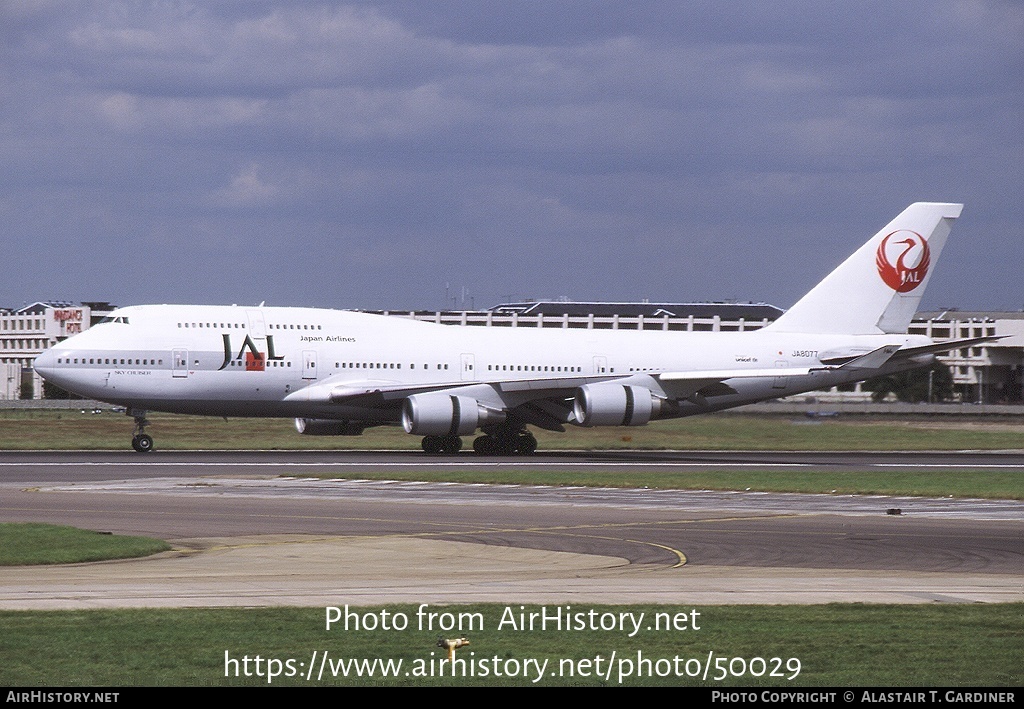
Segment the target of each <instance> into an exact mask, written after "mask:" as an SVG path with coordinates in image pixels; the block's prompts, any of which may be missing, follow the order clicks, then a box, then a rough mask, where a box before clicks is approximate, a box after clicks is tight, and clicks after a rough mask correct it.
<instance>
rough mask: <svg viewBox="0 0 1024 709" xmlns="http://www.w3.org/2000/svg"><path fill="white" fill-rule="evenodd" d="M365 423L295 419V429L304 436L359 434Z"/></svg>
mask: <svg viewBox="0 0 1024 709" xmlns="http://www.w3.org/2000/svg"><path fill="white" fill-rule="evenodd" d="M364 428H366V427H365V426H364V425H363V424H361V423H357V422H354V421H334V420H332V419H295V430H296V431H298V432H299V433H301V434H302V435H304V436H359V435H362V433H363V429H364Z"/></svg>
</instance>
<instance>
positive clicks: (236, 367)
mask: <svg viewBox="0 0 1024 709" xmlns="http://www.w3.org/2000/svg"><path fill="white" fill-rule="evenodd" d="M930 342H931V340H929V339H928V338H925V337H921V336H915V335H905V334H877V335H842V334H801V333H781V332H772V331H771V330H770V329H769V330H758V331H754V332H663V331H632V330H584V329H547V328H528V327H518V328H503V327H465V326H451V325H436V324H432V323H423V322H418V321H414V320H409V319H403V318H399V317H393V316H381V315H369V314H364V313H357V312H347V311H336V310H325V309H313V308H278V307H254V308H247V307H237V306H195V305H147V306H134V307H126V308H121V309H118V310H116V311H115V312H114V313H112V314H111V316H110V318H109V321H108V322H104V323H101V324H99V325H97V326H95V327H93V328H91V329H90V330H87V331H86V332H84V333H82V334H81V335H77V336H75V337H72V338H70V339H68V340H66V341H64V342H62V343H60V344H58V345H56V346H55V347H53V348H52V349H51V350H49V351H48V352H46V353H44V354H43V355H42V356H40V358H39V359H38V360H37V362H36V369H37V370H38V371H39V372H40V374H42V375H43V376H44V377H45V378H46V379H47V380H48V381H51V382H53V383H54V384H56V385H58V386H61V387H63V388H65V389H68V390H69V391H73V392H75V393H77V394H80V395H83V396H87V397H91V398H95V399H99V400H101V401H106V402H110V403H113V404H119V405H123V406H126V407H129V408H132V409H138V410H147V409H148V410H158V411H171V412H181V413H194V414H209V415H223V416H287V417H309V418H317V419H336V420H358V421H363V422H365V423H367V424H369V425H372V424H375V423H386V422H393V421H397V420H398V417H399V408H400V398H402V396H405V395H407V393H408V392H412V391H431V390H444V391H458V392H460V393H461V392H465V393H468V394H469V395H471V396H473V397H474V398H475V399H477V400H478V401H479V402H480V403H481V404H482V405H486V406H492V407H494V408H496V409H504V410H508V409H511V408H514V407H515V406H518V405H521V404H522V403H525V402H528V401H530V400H531V399H533V398H536V397H537V396H539V395H540V394H541V392H556V394H557V392H558V391H559V390H562V389H565V390H566V391H567V392H568V393H567V396H571V389H572V388H573V387H576V386H580V385H583V384H587V383H593V382H603V381H611V380H614V381H616V382H619V383H623V384H637V385H639V386H643V387H646V388H648V389H650V390H651V391H652V392H654V393H655V394H656V395H658V396H662V397H664V398H666V399H668V400H674V401H677V402H678V403H679V408H678V409H675V408H674V409H672V412H671V415H673V416H683V415H689V414H695V413H702V412H706V411H713V410H718V409H723V408H729V407H731V406H737V405H740V404H743V403H749V402H751V401H758V400H764V399H770V398H776V397H779V396H786V395H790V394H794V393H798V392H801V391H808V390H812V389H820V388H827V387H831V386H834V385H836V384H841V383H846V382H850V381H856V380H859V379H863V378H866V377H869V376H875V375H877V374H879V373H884V372H886V371H895V370H897V369H907V368H909V367H908V365H907V363H906V362H904V363H902V364H901V365H899V366H897V365H892V366H890V367H889V368H885V367H883V368H881V369H878V370H873V371H870V372H865V371H864V370H858V371H855V372H850V371H842V370H829V369H825V368H822V369H820V370H818V371H811V372H809V373H808V374H807V375H806V376H795V377H794V376H790V377H778V378H775V377H754V378H750V379H744V380H742V381H738V382H736V383H733V384H732V385H731V387H730V389H731V391H729V392H724V393H721V394H720V395H717V396H707V397H694V396H691V394H692V393H693V392H692V391H689V390H685V387H684V388H683V389H678V390H675V389H674V386H675V385H673V384H671V383H669V382H665V381H660V380H659V379H658V377H657V375H658V374H659V373H665V372H698V373H699V372H703V371H721V370H765V369H773V368H778V369H779V370H780V371H782V370H786V369H792V368H794V367H797V368H799V367H807V368H812V369H813V368H815V367H819V366H820V365H821V360H822V358H823V357H825V356H826V355H828V354H829V353H832V354H835V353H850V352H853V353H861V354H863V353H867V352H870V351H872V350H875V349H877V348H879V347H882V346H886V345H900V346H903V347H914V346H920V345H925V344H929V343H930ZM920 364H921V362H915V363H913V364H912V365H910V366H919V365H920ZM331 387H334V390H335V391H341V392H345V391H348V390H351V391H367V392H370V391H374V390H378V389H379V390H384V391H392V392H394V391H397V392H399V393H400V394H401V396H398V397H392V399H389V400H387V401H384V400H382V401H375V402H368V401H365V400H356V399H353V400H351V401H349V400H346V399H345V397H343V396H334V397H333V398H332V397H330V396H327V395H326V394H325V393H324V392H329V391H330V390H331ZM403 388H405V389H406V391H405V393H404V394H402V391H403ZM388 401H390V402H391V403H390V404H388ZM568 422H569V423H572V422H573V421H571V420H569V421H568Z"/></svg>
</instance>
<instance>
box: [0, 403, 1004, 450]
mask: <svg viewBox="0 0 1024 709" xmlns="http://www.w3.org/2000/svg"><path fill="white" fill-rule="evenodd" d="M149 419H150V420H151V421H152V423H153V426H152V427H151V428H150V429H149V430H148V432H149V433H150V434H151V435H153V437H154V438H155V439H156V448H157V450H204V449H205V450H210V449H224V450H245V449H281V450H302V449H338V450H345V449H399V450H400V449H406V450H418V449H419V441H420V439H419V438H418V437H416V436H409V435H407V434H406V433H405V432H404V431H402V429H401V428H400V427H395V426H389V427H381V428H375V429H369V430H367V432H366V433H364V434H363V435H362V436H301V435H299V434H298V433H296V431H295V428H294V426H293V425H292V422H291V420H281V419H230V420H227V421H225V420H224V419H219V418H210V417H200V416H181V415H175V414H159V413H154V414H151V415H150V416H149ZM132 426H133V424H132V421H131V419H130V418H128V417H127V416H125V415H123V414H112V413H110V412H106V411H105V412H104V413H101V414H91V413H85V414H82V413H79V412H78V411H77V410H71V411H68V410H63V411H54V410H32V411H23V410H0V449H3V450H83V449H84V450H126V449H128V448H129V442H130V440H131V432H132ZM536 433H537V438H538V441H539V444H540V445H539V450H541V451H544V450H566V449H593V450H631V449H645V450H658V449H661V450H665V449H684V450H751V449H757V450H821V451H839V450H876V451H892V450H901V451H906V450H1019V449H1021V448H1024V418H1022V419H1017V418H1007V419H997V420H991V419H985V420H984V421H979V420H977V419H975V418H968V417H964V418H957V419H954V420H949V419H946V418H943V419H942V420H941V421H937V420H936V419H934V418H929V417H924V416H921V417H889V416H871V417H853V416H849V417H845V418H839V419H829V420H818V421H808V420H807V419H804V418H801V417H796V416H787V415H752V414H733V413H724V414H710V415H708V416H694V417H691V418H685V419H676V420H671V421H658V422H655V423H652V424H650V425H649V426H644V427H640V428H628V429H627V428H596V429H584V428H578V427H569V430H568V431H567V432H566V433H563V434H559V433H550V432H547V431H537V432H536ZM466 440H467V441H468V438H467V439H466Z"/></svg>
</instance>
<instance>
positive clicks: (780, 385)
mask: <svg viewBox="0 0 1024 709" xmlns="http://www.w3.org/2000/svg"><path fill="white" fill-rule="evenodd" d="M788 366H789V362H788V361H787V360H784V359H779V360H776V361H775V368H776V369H785V368H786V367H788ZM785 388H786V378H785V377H775V379H774V380H773V381H772V389H785Z"/></svg>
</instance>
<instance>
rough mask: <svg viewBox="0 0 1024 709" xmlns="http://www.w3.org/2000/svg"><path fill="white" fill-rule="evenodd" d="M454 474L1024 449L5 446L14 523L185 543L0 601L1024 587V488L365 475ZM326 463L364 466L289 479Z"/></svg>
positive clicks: (554, 598) (10, 588)
mask: <svg viewBox="0 0 1024 709" xmlns="http://www.w3.org/2000/svg"><path fill="white" fill-rule="evenodd" d="M441 466H455V467H460V466H506V467H507V466H516V467H522V466H527V467H536V468H541V469H549V470H557V469H565V468H567V467H568V468H573V467H579V468H582V469H587V470H602V469H605V470H606V469H621V468H623V467H627V466H628V467H633V468H645V467H646V468H651V467H653V468H655V469H659V470H661V469H672V468H676V469H679V468H684V469H693V468H696V467H703V468H705V469H711V470H714V469H726V468H730V467H756V468H759V469H764V468H771V467H776V466H780V467H781V466H785V467H798V468H803V469H807V470H817V469H822V470H844V469H845V470H853V469H857V470H863V469H869V468H871V469H881V470H885V469H905V468H906V467H907V466H913V467H918V468H921V467H923V468H933V469H947V470H948V469H949V468H950V467H958V468H961V469H978V468H989V467H994V468H999V469H1005V470H1008V471H1014V472H1024V456H1021V455H1020V454H1016V453H1007V454H875V453H868V454H863V453H856V454H803V453H799V454H797V453H693V452H657V453H643V452H641V453H630V452H621V453H620V452H616V453H596V454H595V453H559V454H545V455H538V456H533V457H531V458H529V459H497V458H496V459H487V458H484V459H480V458H477V457H475V456H472V455H465V456H456V457H455V458H453V459H448V458H431V457H427V456H424V455H422V454H416V453H393V452H390V453H366V452H353V453H349V452H330V453H322V452H300V453H292V452H243V453H233V452H206V453H203V452H199V453H154V454H151V455H147V456H138V455H136V454H134V453H123V454H122V453H117V452H115V453H109V452H105V453H10V454H3V455H2V456H0V520H2V521H46V522H52V523H60V524H72V525H75V526H80V527H85V528H91V529H100V530H104V531H111V532H116V533H128V534H145V535H149V536H157V537H162V538H164V539H167V540H168V541H171V542H172V543H173V544H175V545H176V546H177V547H178V548H179V551H178V552H176V553H174V554H170V555H165V556H164V557H163V558H157V559H147V560H139V561H121V562H113V563H104V564H86V565H73V566H63V567H54V568H46V569H14V570H5V571H4V574H3V581H2V582H0V607H3V608H37V607H67V606H74V607H93V606H109V605H234V604H241V605H273V604H281V603H286V604H296V603H298V604H304V605H326V604H330V605H337V604H339V603H352V604H356V603H361V604H379V603H391V602H398V601H406V602H430V603H441V602H466V601H471V600H491V601H503V602H520V603H534V602H537V603H562V602H583V601H586V602H639V601H652V602H661V603H687V604H695V603H736V602H739V603H808V602H811V603H820V602H828V601H861V602H901V603H907V602H928V601H931V602H934V601H944V602H967V601H971V602H974V601H1012V600H1024V544H1022V541H1024V503H1021V502H1014V501H992V500H950V499H924V498H903V497H901V498H894V497H884V496H843V495H792V494H790V495H783V494H762V493H743V492H741V493H721V492H700V491H694V492H687V491H674V490H616V489H607V488H566V487H535V486H521V485H475V484H452V483H413V482H395V481H369V480H360V479H359V475H360V471H362V472H363V474H366V472H367V471H370V470H372V471H374V472H375V473H376V474H379V473H380V471H382V470H383V471H388V470H393V471H395V472H396V474H397V473H398V472H399V471H408V470H411V469H423V468H428V469H430V468H437V467H441ZM325 471H333V472H341V473H344V474H345V475H346V476H347V477H350V479H348V480H340V481H339V480H330V481H322V480H316V479H309V478H295V477H293V476H295V475H298V474H301V473H310V472H325ZM282 476H283V477H282ZM895 510H899V511H900V514H899V515H895V514H888V513H890V512H893V511H895Z"/></svg>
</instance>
